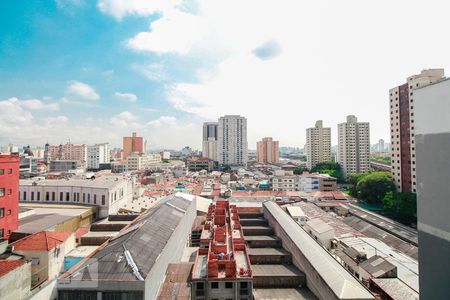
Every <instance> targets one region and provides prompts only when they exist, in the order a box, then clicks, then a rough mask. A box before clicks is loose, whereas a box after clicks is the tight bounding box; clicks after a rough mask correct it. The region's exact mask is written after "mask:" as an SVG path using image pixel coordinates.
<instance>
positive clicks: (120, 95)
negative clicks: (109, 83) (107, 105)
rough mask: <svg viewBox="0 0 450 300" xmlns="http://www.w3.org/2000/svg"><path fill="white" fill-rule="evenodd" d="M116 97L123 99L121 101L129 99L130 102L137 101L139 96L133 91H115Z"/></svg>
mask: <svg viewBox="0 0 450 300" xmlns="http://www.w3.org/2000/svg"><path fill="white" fill-rule="evenodd" d="M114 97H116V98H117V99H119V100H121V101H128V102H136V101H137V99H138V98H137V96H136V95H135V94H132V93H119V92H117V93H115V94H114Z"/></svg>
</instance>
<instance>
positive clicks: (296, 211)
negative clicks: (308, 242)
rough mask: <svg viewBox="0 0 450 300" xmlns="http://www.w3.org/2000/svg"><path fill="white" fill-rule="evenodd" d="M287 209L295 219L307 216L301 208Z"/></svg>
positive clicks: (292, 207)
mask: <svg viewBox="0 0 450 300" xmlns="http://www.w3.org/2000/svg"><path fill="white" fill-rule="evenodd" d="M286 209H287V211H288V212H289V214H290V215H291V217H294V218H295V217H303V216H305V213H304V212H303V210H302V209H301V208H300V207H299V206H292V205H288V206H286Z"/></svg>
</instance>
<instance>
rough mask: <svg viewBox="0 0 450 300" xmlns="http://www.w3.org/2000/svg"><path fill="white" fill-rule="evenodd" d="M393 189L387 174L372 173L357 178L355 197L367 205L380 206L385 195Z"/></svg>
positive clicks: (389, 175)
mask: <svg viewBox="0 0 450 300" xmlns="http://www.w3.org/2000/svg"><path fill="white" fill-rule="evenodd" d="M394 189H395V187H394V184H393V183H392V177H391V174H390V173H389V172H372V173H369V174H367V175H365V176H361V177H360V178H359V180H358V182H357V184H356V195H357V197H358V198H360V199H363V200H365V201H367V202H368V203H372V204H382V201H383V198H384V196H385V195H386V193H388V192H391V191H394Z"/></svg>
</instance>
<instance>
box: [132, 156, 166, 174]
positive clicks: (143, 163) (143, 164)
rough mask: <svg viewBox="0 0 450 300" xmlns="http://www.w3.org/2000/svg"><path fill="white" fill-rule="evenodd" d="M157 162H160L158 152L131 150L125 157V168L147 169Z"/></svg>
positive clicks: (133, 169) (134, 169)
mask: <svg viewBox="0 0 450 300" xmlns="http://www.w3.org/2000/svg"><path fill="white" fill-rule="evenodd" d="M159 163H161V154H159V153H137V152H132V153H131V154H130V155H129V156H128V158H127V169H128V171H136V170H140V169H148V168H150V167H151V166H154V165H156V164H159Z"/></svg>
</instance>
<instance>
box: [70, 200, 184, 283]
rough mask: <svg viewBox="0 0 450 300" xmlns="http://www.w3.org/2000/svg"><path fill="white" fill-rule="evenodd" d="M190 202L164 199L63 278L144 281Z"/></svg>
mask: <svg viewBox="0 0 450 300" xmlns="http://www.w3.org/2000/svg"><path fill="white" fill-rule="evenodd" d="M191 202H192V199H191V198H190V197H188V195H186V194H183V193H177V194H175V195H171V196H168V197H166V198H165V199H163V200H161V201H160V202H159V203H158V204H157V205H155V206H154V207H152V208H151V209H149V210H148V211H147V212H145V213H144V214H142V215H141V216H140V217H138V218H137V219H135V220H134V221H133V222H132V223H131V224H130V225H129V226H127V227H125V228H124V229H122V230H121V231H120V232H119V234H118V235H117V236H115V237H114V238H112V239H110V240H109V241H108V242H107V243H106V244H104V245H103V246H102V247H101V248H100V249H99V250H98V251H97V252H95V253H94V254H93V255H92V256H90V257H89V258H88V259H86V260H85V261H84V262H83V263H82V264H80V265H79V266H78V268H77V269H75V270H73V271H71V272H70V273H66V275H64V277H65V278H70V279H71V280H99V281H100V280H102V281H142V280H144V279H145V277H146V276H147V275H148V274H149V272H150V271H151V269H152V268H153V265H154V263H155V262H156V261H157V259H158V257H159V255H160V254H161V252H162V251H163V249H164V247H165V246H166V244H167V242H168V241H169V239H170V237H171V236H172V233H173V231H174V230H175V229H176V227H177V226H178V224H179V222H180V221H181V219H182V218H183V216H184V215H185V212H186V210H187V209H188V208H189V207H190V205H191ZM143 249H145V251H143Z"/></svg>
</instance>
